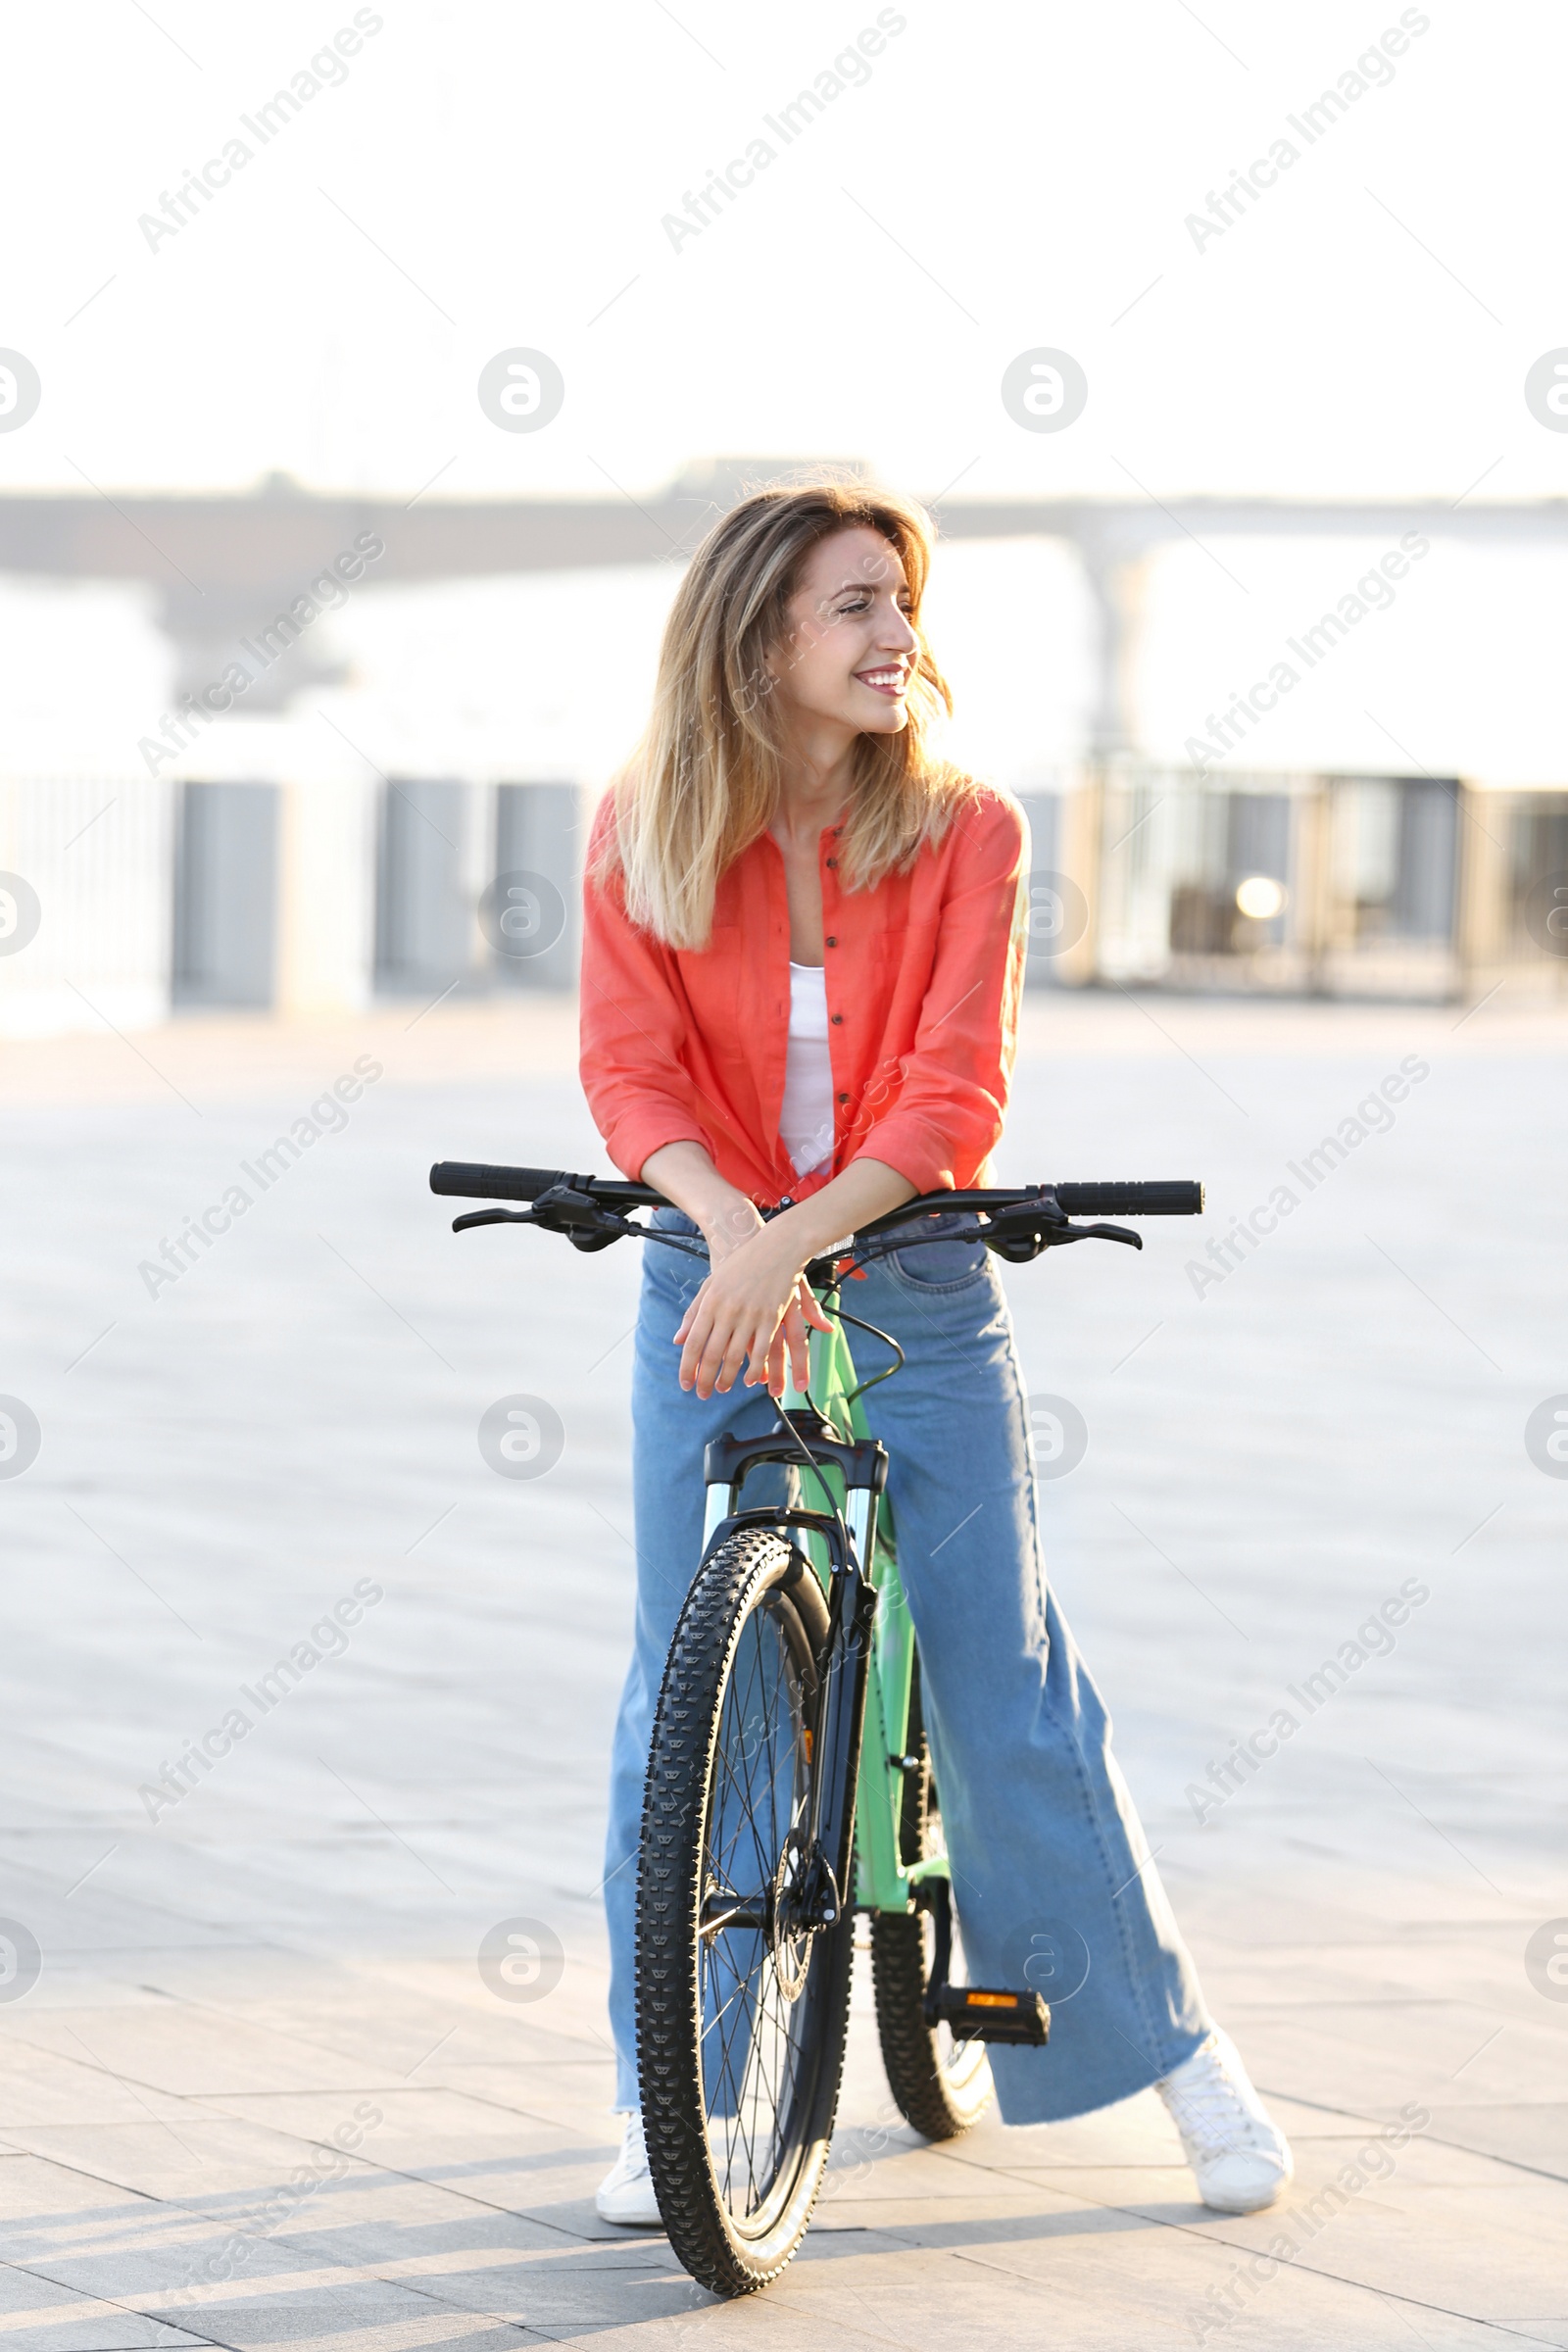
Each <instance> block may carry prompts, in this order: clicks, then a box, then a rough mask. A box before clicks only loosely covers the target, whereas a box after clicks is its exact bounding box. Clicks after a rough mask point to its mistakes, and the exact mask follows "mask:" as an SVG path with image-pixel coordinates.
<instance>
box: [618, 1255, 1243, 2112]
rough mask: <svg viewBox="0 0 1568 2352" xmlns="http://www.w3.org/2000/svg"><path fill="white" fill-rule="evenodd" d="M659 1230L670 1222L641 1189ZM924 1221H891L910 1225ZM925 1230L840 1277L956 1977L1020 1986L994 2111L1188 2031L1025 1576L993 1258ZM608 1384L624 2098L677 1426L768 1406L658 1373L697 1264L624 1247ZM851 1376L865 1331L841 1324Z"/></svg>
mask: <svg viewBox="0 0 1568 2352" xmlns="http://www.w3.org/2000/svg"><path fill="white" fill-rule="evenodd" d="M659 1215H660V1222H661V1223H662V1225H664V1226H665V1227H666V1229H668V1230H670V1231H673V1232H678V1233H682V1234H690V1233H692V1232H693V1231H694V1228H693V1227H692V1226H691V1225H690V1223H689V1222H688V1220H687V1219H686V1218H684V1217H681V1216H678V1215H677V1214H676V1213H675V1212H674V1211H672V1210H661V1211H660V1212H659ZM932 1230H933V1227H932V1225H931V1223H930V1221H929V1220H923V1221H922V1222H921V1223H920V1224H919V1225H918V1226H917V1227H913V1228H911V1231H920V1232H922V1233H926V1232H930V1231H932ZM940 1230H941V1231H942V1232H943V1233H944V1235H945V1237H946V1238H944V1239H941V1240H938V1241H935V1242H924V1243H922V1244H921V1245H920V1246H918V1247H914V1248H909V1249H906V1250H900V1251H897V1252H896V1253H895V1254H894V1255H893V1256H891V1257H888V1258H885V1259H883V1260H882V1261H881V1262H880V1263H879V1264H877V1265H875V1266H873V1267H871V1268H869V1269H868V1271H867V1275H866V1279H865V1280H864V1281H863V1282H850V1283H846V1285H845V1289H844V1304H845V1306H846V1307H847V1308H849V1309H850V1311H851V1312H852V1313H854V1314H857V1315H859V1316H862V1317H863V1318H864V1319H865V1320H866V1321H867V1322H870V1323H874V1324H876V1325H878V1326H879V1327H880V1328H881V1329H882V1330H884V1331H887V1332H890V1333H892V1334H893V1336H894V1337H895V1338H896V1339H897V1340H898V1341H899V1343H900V1345H901V1346H902V1347H903V1348H905V1350H906V1354H907V1360H906V1362H905V1365H904V1368H903V1369H902V1371H900V1372H899V1373H898V1374H897V1375H896V1376H895V1377H894V1378H893V1379H892V1380H889V1381H887V1382H885V1383H884V1384H883V1385H881V1386H880V1387H878V1388H875V1389H873V1390H872V1391H871V1392H870V1394H869V1396H868V1397H866V1400H865V1408H866V1413H867V1417H868V1419H869V1421H870V1425H871V1428H872V1431H873V1433H874V1435H875V1436H877V1437H879V1438H880V1439H881V1440H882V1443H883V1444H884V1445H885V1446H887V1448H888V1452H889V1454H890V1456H891V1470H890V1474H889V1481H888V1489H889V1494H890V1496H891V1498H892V1503H893V1511H894V1520H895V1525H896V1529H897V1535H898V1548H899V1568H900V1573H901V1575H902V1577H903V1580H904V1587H905V1591H906V1593H907V1595H908V1601H909V1609H910V1613H911V1615H912V1617H913V1620H914V1627H915V1634H916V1638H917V1640H918V1642H919V1647H920V1672H921V1679H922V1690H923V1693H924V1708H925V1721H926V1728H927V1732H928V1735H929V1737H930V1740H931V1748H932V1760H933V1765H934V1768H935V1772H936V1779H937V1786H938V1788H939V1789H940V1790H941V1792H942V1820H943V1827H944V1830H945V1832H946V1836H947V1842H948V1849H949V1852H950V1854H951V1856H952V1861H953V1889H954V1895H955V1898H956V1906H957V1912H958V1919H959V1923H960V1926H961V1929H962V1934H963V1945H964V1952H965V1955H966V1959H967V1965H968V1975H969V1978H970V1980H971V1982H973V1983H975V1984H980V1985H999V1986H1001V1985H1005V1986H1013V1987H1017V1986H1022V1985H1033V1986H1034V1987H1035V1988H1036V1989H1037V1990H1038V1991H1040V1992H1042V1993H1044V1994H1045V1996H1046V1998H1047V2000H1048V2001H1049V2002H1050V2003H1051V2013H1052V2026H1051V2043H1050V2046H1049V2048H1047V2049H1043V2050H1035V2049H1011V2048H1005V2047H1001V2046H994V2047H993V2048H992V2051H991V2065H992V2071H993V2073H994V2075H995V2077H996V2083H997V2095H998V2099H999V2102H1000V2105H1001V2109H1002V2114H1003V2117H1004V2119H1005V2122H1007V2123H1009V2124H1032V2123H1044V2122H1048V2121H1052V2120H1054V2119H1056V2118H1058V2117H1062V2116H1069V2115H1082V2114H1084V2113H1085V2112H1086V2111H1087V2110H1088V2109H1090V2108H1094V2107H1103V2106H1105V2105H1107V2104H1108V2103H1109V2102H1110V2101H1111V2100H1113V2099H1122V2098H1126V2097H1128V2096H1129V2095H1130V2094H1131V2093H1132V2092H1134V2091H1137V2090H1142V2089H1144V2088H1145V2087H1146V2086H1147V2085H1148V2084H1149V2083H1151V2082H1158V2081H1159V2080H1160V2079H1161V2077H1163V2076H1165V2075H1168V2074H1169V2073H1170V2072H1171V2071H1172V2070H1173V2068H1175V2067H1177V2066H1179V2065H1180V2064H1181V2062H1182V2060H1183V2059H1184V2058H1189V2057H1191V2055H1192V2054H1193V2052H1194V2051H1195V2050H1196V2049H1197V2048H1198V2046H1199V2044H1200V2043H1201V2041H1202V2039H1203V2038H1204V2036H1205V2034H1207V2033H1208V2032H1209V2030H1210V2022H1211V2021H1210V2019H1209V2017H1208V2015H1207V2012H1206V2010H1205V2009H1204V2006H1203V2000H1202V1995H1201V1992H1200V1990H1199V1987H1198V1981H1197V1977H1196V1974H1195V1972H1194V1969H1193V1964H1192V1961H1191V1959H1190V1957H1189V1955H1188V1953H1187V1949H1186V1947H1185V1945H1184V1944H1183V1942H1182V1939H1181V1936H1180V1934H1179V1932H1178V1930H1177V1927H1176V1923H1175V1920H1174V1918H1173V1917H1172V1914H1171V1910H1170V1905H1169V1903H1168V1901H1167V1899H1166V1896H1165V1893H1164V1889H1163V1887H1161V1885H1160V1883H1159V1880H1158V1878H1157V1876H1156V1874H1155V1871H1154V1866H1153V1863H1152V1861H1151V1859H1150V1854H1149V1845H1148V1841H1147V1839H1146V1838H1145V1836H1144V1833H1143V1829H1142V1826H1141V1825H1140V1823H1139V1820H1138V1816H1137V1813H1136V1812H1135V1810H1134V1807H1133V1803H1132V1798H1131V1796H1130V1794H1129V1793H1128V1789H1127V1787H1126V1784H1125V1782H1124V1781H1123V1780H1122V1777H1121V1773H1120V1771H1119V1770H1118V1768H1117V1765H1116V1761H1115V1758H1114V1757H1113V1755H1112V1754H1111V1749H1110V1722H1109V1718H1108V1717H1107V1715H1106V1713H1105V1708H1104V1703H1103V1700H1102V1698H1101V1695H1100V1692H1099V1691H1098V1690H1097V1688H1096V1686H1095V1683H1094V1681H1093V1679H1092V1678H1091V1676H1090V1674H1089V1671H1088V1668H1087V1667H1086V1666H1085V1664H1084V1662H1083V1660H1082V1658H1081V1657H1080V1656H1079V1654H1078V1651H1077V1648H1076V1646H1075V1644H1074V1642H1073V1639H1072V1636H1071V1634H1070V1633H1069V1632H1068V1630H1067V1627H1066V1625H1065V1623H1064V1622H1063V1620H1062V1617H1061V1614H1060V1612H1059V1610H1058V1609H1057V1608H1056V1605H1055V1602H1054V1599H1053V1598H1052V1596H1051V1593H1050V1592H1049V1590H1048V1588H1047V1584H1046V1578H1045V1570H1044V1566H1043V1563H1042V1559H1041V1552H1040V1538H1039V1529H1038V1526H1037V1523H1036V1517H1035V1490H1034V1478H1033V1469H1032V1462H1031V1457H1030V1451H1029V1436H1028V1425H1027V1417H1026V1410H1025V1404H1024V1397H1023V1389H1022V1384H1021V1382H1020V1379H1019V1373H1018V1362H1017V1356H1016V1354H1015V1352H1014V1348H1013V1341H1012V1326H1011V1321H1010V1318H1009V1316H1008V1313H1007V1307H1006V1301H1005V1299H1004V1297H1003V1292H1002V1285H1001V1283H1000V1281H999V1280H998V1277H997V1272H996V1266H995V1261H994V1260H993V1258H992V1257H991V1255H990V1253H989V1252H988V1251H987V1250H985V1248H984V1247H983V1245H981V1244H979V1243H977V1242H975V1241H973V1240H972V1239H970V1238H968V1234H967V1232H966V1231H965V1228H964V1221H963V1220H962V1219H961V1218H957V1217H953V1218H946V1219H944V1220H943V1222H942V1226H941V1228H940ZM644 1260H645V1262H644V1269H643V1291H642V1306H641V1312H640V1315H639V1319H638V1325H637V1354H636V1368H635V1372H634V1375H633V1388H632V1419H633V1428H634V1445H633V1472H634V1488H635V1503H634V1507H635V1512H636V1539H637V1618H636V1639H635V1645H634V1648H633V1654H632V1661H631V1667H630V1671H629V1672H628V1674H627V1677H626V1685H625V1690H624V1691H623V1693H622V1697H621V1704H620V1717H619V1721H618V1723H617V1725H616V1728H615V1739H614V1748H613V1762H612V1769H611V1794H610V1826H609V1834H608V1838H607V1844H606V1859H605V1870H606V1880H605V1896H606V1906H607V1909H608V1913H609V1922H610V1950H611V1986H610V2009H611V2023H612V2027H613V2033H614V2037H615V2050H616V2057H617V2069H616V2105H617V2106H619V2107H634V2106H636V2105H637V2104H638V2103H639V2093H638V2086H637V2049H636V2027H635V1995H634V1982H633V1939H634V1930H635V1920H636V1905H637V1854H638V1841H639V1838H640V1833H641V1822H642V1802H643V1779H644V1773H645V1769H646V1765H647V1759H648V1744H649V1740H650V1737H651V1735H652V1731H653V1720H654V1709H655V1706H656V1704H657V1702H658V1697H659V1687H660V1682H661V1679H662V1674H663V1666H664V1658H665V1655H666V1653H667V1651H668V1648H669V1643H670V1639H671V1636H672V1635H673V1632H674V1629H675V1621H676V1619H677V1617H678V1616H679V1614H680V1608H681V1603H682V1602H683V1600H684V1599H685V1597H686V1593H687V1591H688V1588H689V1587H690V1585H691V1582H692V1578H693V1576H694V1574H695V1573H696V1569H697V1564H698V1561H699V1559H700V1557H701V1553H702V1540H703V1516H704V1502H705V1495H704V1488H703V1448H704V1446H706V1445H707V1443H708V1441H709V1439H710V1438H712V1437H716V1436H718V1435H719V1434H720V1432H722V1431H723V1430H726V1429H733V1430H736V1431H738V1432H740V1433H742V1434H749V1433H751V1432H753V1431H756V1430H761V1429H766V1428H768V1427H770V1426H771V1423H772V1417H773V1407H772V1404H771V1401H770V1400H769V1398H768V1397H766V1396H765V1395H764V1394H762V1393H761V1392H760V1391H758V1390H743V1389H741V1388H740V1387H739V1386H737V1387H736V1388H735V1389H733V1390H732V1391H731V1392H730V1394H729V1395H728V1396H727V1397H725V1396H716V1395H715V1396H713V1397H709V1398H708V1399H707V1400H706V1401H704V1400H703V1399H702V1398H701V1397H697V1396H696V1395H695V1394H689V1393H687V1392H685V1391H683V1390H682V1388H681V1386H680V1383H679V1380H678V1378H677V1367H678V1364H679V1361H680V1351H679V1349H678V1348H674V1347H673V1346H672V1345H671V1335H672V1334H673V1332H674V1331H675V1328H676V1326H677V1325H678V1323H679V1322H680V1319H681V1316H682V1315H683V1314H684V1312H685V1310H686V1307H687V1305H688V1304H689V1302H690V1300H691V1299H692V1297H693V1295H694V1293H695V1292H696V1290H697V1288H698V1286H699V1284H700V1282H701V1280H702V1278H703V1275H704V1273H705V1272H706V1262H705V1261H703V1260H701V1259H697V1258H693V1257H689V1256H685V1255H683V1254H681V1253H680V1252H678V1251H676V1250H670V1249H668V1248H666V1247H664V1246H662V1245H661V1244H659V1243H657V1242H655V1243H647V1244H645V1245H644ZM850 1336H851V1339H852V1341H853V1343H854V1346H855V1354H856V1364H857V1368H858V1372H859V1374H860V1377H861V1379H865V1378H866V1377H868V1376H869V1375H870V1374H872V1373H874V1372H877V1371H880V1370H881V1369H882V1368H883V1366H884V1365H885V1363H886V1362H887V1360H888V1355H887V1350H886V1348H883V1347H882V1346H881V1345H880V1343H879V1342H877V1341H875V1340H873V1339H871V1338H869V1337H868V1336H867V1335H866V1334H864V1333H861V1332H857V1331H854V1330H853V1329H852V1331H851V1334H850Z"/></svg>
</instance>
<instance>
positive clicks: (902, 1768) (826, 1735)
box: [703, 1330, 949, 1914]
mask: <svg viewBox="0 0 1568 2352" xmlns="http://www.w3.org/2000/svg"><path fill="white" fill-rule="evenodd" d="M810 1346H811V1364H810V1375H809V1378H810V1384H811V1386H812V1388H813V1389H814V1390H815V1391H816V1394H817V1395H818V1396H825V1397H835V1398H836V1397H846V1396H847V1395H848V1393H849V1391H850V1389H851V1388H852V1387H853V1385H854V1372H853V1366H852V1364H851V1362H850V1358H849V1351H848V1348H846V1346H845V1343H844V1338H843V1334H842V1333H841V1332H840V1331H838V1330H834V1331H833V1332H831V1333H825V1332H816V1331H813V1332H812V1333H811V1335H810ZM785 1383H786V1385H785V1390H784V1395H783V1397H782V1398H781V1399H780V1402H781V1404H782V1406H783V1408H784V1410H785V1411H786V1412H789V1411H793V1410H801V1411H808V1412H809V1411H810V1410H811V1409H812V1407H811V1403H810V1399H809V1397H806V1396H804V1395H803V1394H802V1393H801V1392H800V1391H799V1390H798V1389H797V1388H796V1387H795V1385H794V1381H793V1378H792V1376H791V1374H790V1372H789V1371H788V1369H787V1368H786V1372H785ZM846 1417H847V1418H848V1420H849V1422H850V1425H851V1431H852V1434H853V1436H854V1438H855V1439H857V1440H862V1441H863V1440H865V1439H867V1438H868V1437H869V1434H870V1433H869V1431H868V1429H867V1427H866V1424H865V1416H864V1414H863V1413H862V1412H861V1410H860V1409H859V1407H858V1404H857V1403H856V1402H855V1401H854V1399H853V1398H851V1400H850V1403H849V1406H848V1411H847V1415H846ZM795 1478H796V1480H797V1481H798V1483H799V1486H800V1489H801V1499H802V1503H803V1504H804V1506H805V1507H806V1508H808V1509H819V1510H823V1511H832V1510H834V1508H835V1507H837V1508H838V1509H839V1510H841V1511H842V1513H843V1517H844V1522H845V1525H846V1528H847V1530H848V1534H849V1539H850V1555H851V1556H850V1560H849V1562H848V1564H847V1566H846V1568H845V1570H844V1571H843V1573H842V1574H840V1575H838V1576H834V1575H833V1574H832V1572H831V1565H830V1560H829V1553H828V1546H827V1544H826V1543H825V1542H824V1541H823V1539H822V1538H821V1537H820V1536H818V1535H815V1534H813V1533H810V1532H808V1533H807V1534H806V1536H805V1547H806V1549H807V1550H808V1552H809V1555H810V1558H811V1563H812V1566H813V1567H814V1569H815V1570H816V1573H817V1575H818V1577H819V1578H820V1580H821V1582H822V1584H823V1587H824V1589H825V1590H826V1592H827V1594H828V1602H829V1609H830V1631H829V1642H828V1656H827V1667H826V1673H825V1675H824V1678H823V1691H822V1700H821V1705H820V1710H819V1716H818V1724H817V1728H816V1734H815V1736H816V1738H817V1740H818V1741H819V1742H820V1747H819V1759H820V1764H821V1770H820V1771H818V1772H815V1773H813V1775H812V1780H813V1805H814V1806H815V1807H816V1808H817V1811H816V1818H814V1819H813V1820H812V1822H811V1823H810V1824H809V1833H810V1838H811V1843H812V1845H813V1847H814V1848H815V1850H816V1851H817V1852H819V1853H821V1854H823V1855H825V1856H826V1857H827V1859H828V1860H829V1862H830V1863H831V1865H832V1868H833V1873H834V1883H835V1887H837V1888H838V1889H840V1890H847V1888H848V1884H849V1875H850V1870H851V1867H852V1857H853V1867H854V1871H855V1893H854V1900H855V1903H856V1905H857V1907H858V1909H860V1910H869V1911H892V1912H897V1913H901V1914H902V1913H905V1912H907V1911H908V1910H909V1909H910V1907H911V1905H912V1903H913V1902H914V1900H915V1889H916V1887H918V1886H919V1885H920V1883H921V1881H922V1880H925V1879H930V1878H944V1879H945V1878H947V1877H948V1875H949V1871H948V1861H947V1857H946V1855H933V1856H931V1857H929V1858H926V1859H922V1860H917V1861H914V1862H912V1863H909V1864H906V1862H905V1860H904V1856H903V1851H902V1840H901V1837H900V1829H901V1824H902V1819H903V1811H904V1789H905V1780H906V1776H907V1774H908V1773H910V1772H914V1771H917V1770H918V1769H919V1758H918V1757H917V1756H914V1755H912V1754H910V1753H909V1751H908V1737H909V1699H910V1691H911V1689H912V1685H913V1678H914V1626H913V1623H912V1621H911V1619H910V1616H909V1608H908V1602H907V1600H906V1598H905V1593H904V1586H903V1582H902V1580H901V1578H900V1576H899V1567H898V1557H897V1553H896V1551H895V1548H894V1541H893V1517H892V1513H891V1511H890V1509H889V1507H888V1502H887V1497H886V1495H877V1494H876V1493H875V1492H874V1491H873V1489H872V1488H871V1487H870V1486H869V1485H863V1486H862V1485H856V1486H852V1487H849V1488H848V1489H846V1486H845V1482H844V1479H843V1477H842V1475H841V1474H840V1472H839V1471H838V1469H837V1468H835V1467H831V1466H828V1465H824V1467H823V1469H822V1470H821V1471H820V1472H819V1471H816V1470H813V1469H808V1468H804V1467H802V1468H798V1469H797V1470H796V1471H795ZM734 1507H735V1492H734V1489H733V1488H732V1487H731V1486H730V1485H729V1483H728V1482H727V1481H723V1480H720V1481H715V1482H713V1483H711V1485H710V1486H709V1489H708V1509H707V1516H706V1521H705V1525H704V1530H703V1549H704V1551H705V1553H706V1551H707V1549H708V1547H709V1545H710V1544H711V1542H712V1539H713V1537H714V1535H715V1534H716V1533H717V1531H718V1529H719V1527H720V1526H721V1525H722V1524H723V1522H724V1521H725V1519H726V1518H728V1517H729V1515H730V1514H731V1512H732V1511H733V1509H734ZM852 1795H853V1801H852Z"/></svg>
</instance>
